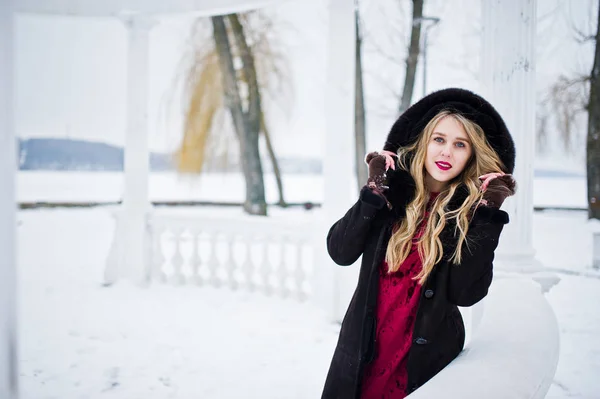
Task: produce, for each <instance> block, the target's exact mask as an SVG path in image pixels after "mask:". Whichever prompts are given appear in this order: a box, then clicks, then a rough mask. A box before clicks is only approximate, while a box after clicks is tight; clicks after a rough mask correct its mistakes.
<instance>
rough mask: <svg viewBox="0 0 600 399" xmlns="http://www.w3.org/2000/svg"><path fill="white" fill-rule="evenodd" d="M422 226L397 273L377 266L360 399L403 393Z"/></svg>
mask: <svg viewBox="0 0 600 399" xmlns="http://www.w3.org/2000/svg"><path fill="white" fill-rule="evenodd" d="M433 198H435V197H434V195H432V199H433ZM426 216H427V214H426ZM425 220H426V219H425ZM424 226H425V221H424V222H423V223H422V224H421V226H420V227H419V229H418V233H417V234H416V236H417V237H415V239H413V245H412V248H411V251H410V253H409V255H408V257H407V258H406V260H405V261H404V263H403V264H402V266H401V267H400V269H399V270H398V271H397V272H395V273H392V274H390V273H388V265H387V262H385V261H384V262H383V263H382V264H381V266H380V270H379V293H378V295H377V316H376V317H377V324H376V326H377V328H376V338H375V358H374V359H373V361H372V362H371V363H369V364H367V365H366V366H365V370H364V374H363V381H362V386H361V391H362V392H361V399H402V398H404V397H405V396H406V395H407V393H406V385H407V380H408V376H407V373H406V360H407V355H408V351H409V349H410V347H411V343H412V333H413V327H414V323H415V318H416V316H417V308H418V305H419V298H420V293H421V285H420V284H419V283H418V281H417V280H413V279H412V278H413V277H415V276H416V275H417V274H419V272H420V271H421V269H422V267H423V265H422V262H421V257H420V256H419V252H418V249H417V245H416V240H417V239H418V237H419V236H420V235H421V233H422V229H423V228H424Z"/></svg>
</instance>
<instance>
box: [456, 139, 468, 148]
mask: <svg viewBox="0 0 600 399" xmlns="http://www.w3.org/2000/svg"><path fill="white" fill-rule="evenodd" d="M456 146H457V147H459V148H465V147H466V146H465V143H463V142H462V141H459V142H458V143H456Z"/></svg>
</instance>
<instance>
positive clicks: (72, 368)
mask: <svg viewBox="0 0 600 399" xmlns="http://www.w3.org/2000/svg"><path fill="white" fill-rule="evenodd" d="M84 175H85V174H76V175H75V178H73V179H71V182H70V183H68V184H66V183H67V182H68V181H69V179H68V178H66V177H64V175H63V177H64V178H63V177H61V178H63V180H62V181H58V180H57V179H54V180H53V179H50V178H48V176H47V175H44V174H40V175H37V177H35V176H36V175H35V174H32V173H28V174H20V175H19V181H18V185H19V186H18V195H19V199H20V200H32V199H41V196H42V195H41V193H46V194H47V195H48V196H50V195H54V196H55V197H53V198H54V199H57V200H58V199H60V200H65V199H74V198H73V197H72V196H76V195H77V193H80V194H81V195H82V196H83V194H85V193H88V194H89V197H87V198H86V199H87V200H94V201H99V200H111V199H112V200H114V199H118V196H119V187H118V186H117V188H114V187H113V186H111V184H113V183H110V182H108V183H107V182H106V181H105V182H104V183H103V184H99V181H98V180H96V179H97V178H98V176H97V175H96V174H92V176H93V178H91V177H90V176H88V179H87V180H86V179H85V178H84V177H83V176H84ZM55 176H56V174H55ZM298 178H299V179H301V177H298ZM163 179H166V178H164V177H163ZM36 180H37V181H36ZM109 180H110V179H109ZM293 182H294V183H295V184H290V185H289V187H290V192H289V198H288V200H290V201H304V200H318V198H313V197H312V196H311V197H310V198H305V197H302V195H303V193H307V192H311V193H313V194H314V193H318V194H319V195H321V194H320V193H322V190H321V188H320V182H319V181H315V182H314V183H313V181H312V180H310V179H308V180H305V181H304V182H303V183H302V182H300V180H297V181H293ZM573 182H574V184H576V182H575V180H573ZM90 183H91V184H96V185H97V186H96V191H95V193H96V195H92V194H94V192H93V191H92V190H93V188H92V187H91V186H90ZM153 184H154V188H152V187H153V186H152V185H151V191H152V197H153V199H154V198H165V197H168V198H169V199H189V197H186V194H185V192H182V191H185V190H183V189H181V182H179V183H177V182H168V181H166V180H165V185H164V186H163V187H162V188H160V184H159V183H156V180H155V183H153ZM169 184H171V185H170V186H169ZM185 184H187V185H188V187H189V194H188V195H200V194H198V190H201V189H199V188H197V187H196V186H192V185H190V184H189V182H187V183H185ZM306 184H310V186H311V187H314V190H312V189H307V186H306ZM536 184H539V182H538V181H536ZM103 185H104V187H102V186H103ZM73 187H75V188H73ZM178 187H179V188H178ZM223 187H224V188H223V190H217V192H218V193H221V194H218V195H223V196H225V195H227V193H231V192H235V189H233V190H232V189H228V188H227V187H229V188H231V186H228V185H227V184H224V185H223ZM292 187H293V188H292ZM213 188H214V186H213ZM36 190H38V191H37V194H35V193H34V191H36ZM65 190H66V191H65ZM69 190H70V191H69ZM111 190H112V191H111ZM178 190H179V191H178ZM269 190H271V189H269ZM304 195H306V194H304ZM28 196H29V197H28ZM35 197H37V198H35ZM201 197H202V196H201ZM233 197H235V195H234V196H233ZM542 197H549V195H546V193H544V195H543V196H542ZM82 198H83V197H82ZM196 198H197V197H196ZM44 199H50V198H44ZM273 199H275V198H273ZM232 200H238V199H237V198H233V199H232ZM577 201H578V199H577V198H571V202H573V203H576V202H577ZM207 211H210V212H211V213H212V214H214V213H217V214H218V213H219V212H223V213H231V212H236V210H233V209H228V210H227V209H225V210H220V209H218V208H214V209H207ZM286 212H287V211H286ZM286 212H283V211H276V212H274V213H277V217H283V216H284V215H285V213H286ZM318 212H319V211H314V212H309V213H306V217H307V218H308V217H318ZM290 213H291V214H294V216H293V217H297V216H298V214H297V211H291V212H290ZM311 215H312V216H311ZM18 220H19V228H18V240H19V241H18V245H19V251H18V256H19V324H20V331H19V333H20V334H19V339H20V342H19V344H20V351H19V352H20V353H19V356H20V384H21V390H22V397H23V398H25V399H50V398H56V399H59V398H60V399H71V398H73V399H79V398H81V399H83V398H118V399H136V398H140V399H141V398H144V399H145V398H149V399H154V398H156V399H159V398H161V399H162V398H177V399H195V398H203V399H229V398H266V399H287V398H290V399H308V398H317V397H320V392H321V388H322V384H323V382H324V379H325V374H326V371H327V368H328V366H329V361H330V359H331V354H332V351H333V348H334V345H335V342H336V339H337V331H338V326H336V325H334V324H331V323H329V322H327V319H326V316H325V314H324V313H323V312H322V311H321V310H320V309H318V308H315V307H314V306H313V305H311V304H300V303H297V302H294V301H283V300H278V299H274V298H267V297H264V296H262V295H260V294H256V295H252V294H246V293H232V292H231V291H229V290H227V289H223V290H214V289H209V288H196V287H179V288H175V287H167V286H160V285H154V286H151V287H150V288H148V289H140V288H137V287H134V286H132V285H131V284H129V283H127V282H122V283H119V284H117V285H116V286H113V287H103V286H101V284H100V282H101V275H102V272H103V267H104V261H105V258H106V255H107V253H108V248H109V245H110V240H111V236H112V234H113V228H114V222H113V219H112V217H111V216H110V208H95V209H84V210H81V209H79V210H68V209H55V210H28V211H21V212H19V215H18ZM594 229H598V225H597V224H592V223H589V222H587V220H586V215H585V212H567V211H547V212H539V213H536V214H535V216H534V247H535V249H536V251H537V258H538V259H539V260H540V261H541V262H542V263H543V264H544V265H546V266H547V267H550V268H551V269H553V270H556V271H557V272H558V275H559V276H560V277H561V282H560V283H559V284H558V285H557V286H556V287H554V288H553V289H552V291H551V292H550V293H549V294H548V295H547V298H548V300H549V302H550V303H551V305H552V306H553V308H554V311H555V313H556V316H557V319H558V322H559V328H560V334H561V355H560V362H559V366H558V371H557V374H556V377H555V381H554V384H553V386H552V388H551V391H550V393H549V395H548V396H547V397H548V398H552V399H557V398H586V399H592V398H600V381H599V380H598V377H597V376H598V375H600V342H599V341H598V339H597V337H598V336H599V335H600V316H599V312H598V309H597V306H598V304H599V303H600V272H598V271H596V270H593V269H592V268H591V245H592V242H591V231H592V230H594ZM594 376H595V377H594ZM449 397H451V396H449Z"/></svg>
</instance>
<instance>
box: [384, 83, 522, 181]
mask: <svg viewBox="0 0 600 399" xmlns="http://www.w3.org/2000/svg"><path fill="white" fill-rule="evenodd" d="M443 109H449V110H451V111H452V112H456V113H459V114H461V115H463V116H465V117H466V118H469V119H470V120H472V121H473V122H475V123H477V124H478V125H479V126H481V128H482V129H483V131H484V132H485V135H486V138H487V140H488V142H489V143H490V145H491V146H492V148H493V149H494V151H496V153H497V154H498V156H499V157H500V159H501V160H502V162H503V163H504V165H505V166H506V170H505V171H504V172H506V173H513V170H514V168H515V145H514V142H513V139H512V137H511V135H510V132H509V131H508V128H507V127H506V124H505V123H504V121H503V119H502V117H501V116H500V114H498V112H497V111H496V110H495V109H494V107H493V106H492V105H491V104H490V103H489V102H487V101H486V100H484V99H483V98H482V97H481V96H479V95H477V94H475V93H472V92H470V91H468V90H464V89H455V88H451V89H444V90H440V91H437V92H434V93H431V94H429V95H427V96H425V97H423V98H422V99H421V100H420V101H419V102H417V103H416V104H414V105H413V106H411V107H410V108H409V109H407V110H406V111H405V112H404V113H403V114H402V115H400V117H399V118H398V120H397V121H396V122H395V123H394V125H393V126H392V129H391V130H390V133H389V134H388V137H387V140H386V143H385V146H384V147H383V149H384V150H386V151H393V152H397V151H398V148H400V147H404V146H407V145H409V144H411V143H413V142H414V141H415V140H416V139H417V137H418V136H419V134H421V132H422V131H423V129H424V128H425V126H426V125H427V123H428V122H429V121H430V120H431V119H433V117H434V116H435V115H436V114H437V113H438V112H440V111H441V110H443Z"/></svg>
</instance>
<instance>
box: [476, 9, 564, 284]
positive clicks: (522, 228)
mask: <svg viewBox="0 0 600 399" xmlns="http://www.w3.org/2000/svg"><path fill="white" fill-rule="evenodd" d="M481 4H482V12H483V18H482V19H483V20H482V27H483V42H482V62H481V83H482V94H483V95H484V96H485V97H486V98H487V99H488V100H489V101H490V102H491V103H492V104H493V105H494V107H495V108H496V109H497V110H498V112H500V114H501V115H502V117H503V118H504V121H505V122H506V124H507V126H508V129H509V130H510V132H511V134H512V136H513V138H514V141H515V146H516V149H517V159H516V166H515V171H514V176H515V179H516V181H517V184H518V190H517V194H516V195H515V196H514V197H512V198H510V199H508V200H507V201H506V202H505V204H504V205H503V208H504V209H505V210H506V211H507V212H508V213H509V214H510V218H511V222H510V224H508V225H507V226H506V227H505V229H504V232H503V233H502V238H501V242H500V246H499V249H498V251H497V254H498V257H497V260H498V261H497V262H496V265H497V267H498V269H499V270H502V271H505V272H519V273H535V276H534V278H535V279H536V280H537V281H539V282H541V283H542V286H543V288H544V290H547V289H549V288H550V287H551V286H552V285H553V283H552V281H554V282H556V281H557V280H556V278H555V277H552V276H550V275H545V276H542V274H540V273H541V272H543V268H542V265H541V264H540V263H539V262H538V261H537V260H536V259H535V253H534V250H533V246H532V221H533V190H532V187H533V184H532V183H533V167H534V157H535V109H536V106H535V34H536V0H495V1H487V0H483V1H482V3H481ZM542 280H543V281H542Z"/></svg>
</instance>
